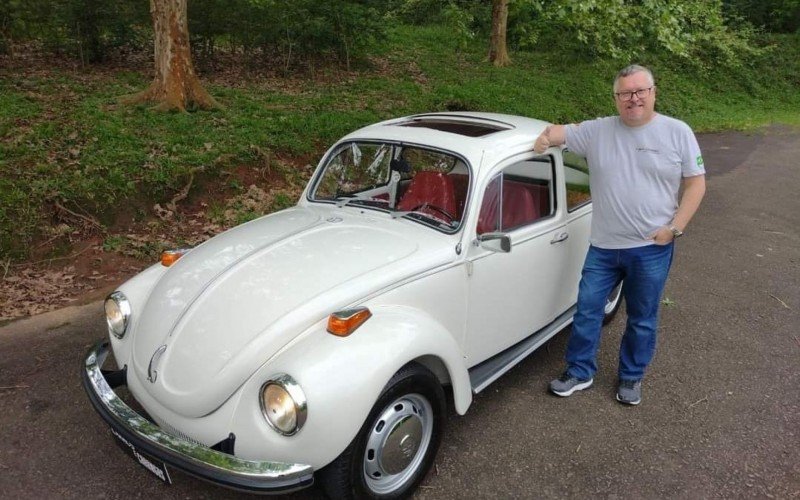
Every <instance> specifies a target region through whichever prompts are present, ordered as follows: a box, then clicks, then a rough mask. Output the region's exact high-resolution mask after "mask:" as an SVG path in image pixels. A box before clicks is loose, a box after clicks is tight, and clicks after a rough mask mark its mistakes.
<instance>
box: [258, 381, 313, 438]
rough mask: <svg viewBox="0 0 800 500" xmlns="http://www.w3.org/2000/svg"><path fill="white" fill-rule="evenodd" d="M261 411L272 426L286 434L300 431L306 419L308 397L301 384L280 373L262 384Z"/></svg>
mask: <svg viewBox="0 0 800 500" xmlns="http://www.w3.org/2000/svg"><path fill="white" fill-rule="evenodd" d="M260 399H261V411H262V413H264V417H265V418H266V419H267V423H269V425H270V427H272V428H273V429H275V430H276V431H278V432H279V433H281V434H283V435H285V436H291V435H292V434H295V433H296V432H297V431H299V430H300V429H301V428H302V427H303V424H304V423H305V421H306V399H305V395H304V394H303V391H302V390H301V389H300V386H299V385H297V383H296V382H295V381H294V379H292V378H291V377H290V376H288V375H280V376H278V377H275V378H274V379H272V380H269V381H267V382H266V383H265V384H264V385H263V386H261V397H260Z"/></svg>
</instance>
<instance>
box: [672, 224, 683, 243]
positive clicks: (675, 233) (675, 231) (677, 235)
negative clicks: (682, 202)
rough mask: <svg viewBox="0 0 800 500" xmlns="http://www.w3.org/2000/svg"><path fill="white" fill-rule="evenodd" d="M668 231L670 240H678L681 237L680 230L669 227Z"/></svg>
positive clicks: (681, 232)
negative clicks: (670, 233)
mask: <svg viewBox="0 0 800 500" xmlns="http://www.w3.org/2000/svg"><path fill="white" fill-rule="evenodd" d="M669 230H670V231H672V239H673V240H674V239H675V238H680V237H681V236H683V231H681V230H680V229H678V228H677V227H675V226H669Z"/></svg>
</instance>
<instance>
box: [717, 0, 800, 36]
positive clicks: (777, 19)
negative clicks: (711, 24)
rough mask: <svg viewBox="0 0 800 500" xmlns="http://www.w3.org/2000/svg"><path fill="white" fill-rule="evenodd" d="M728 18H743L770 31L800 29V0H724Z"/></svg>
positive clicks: (789, 31) (793, 31)
mask: <svg viewBox="0 0 800 500" xmlns="http://www.w3.org/2000/svg"><path fill="white" fill-rule="evenodd" d="M722 4H723V10H724V13H725V15H726V16H727V17H728V18H741V19H744V20H746V21H748V22H749V23H751V24H752V25H754V26H756V27H759V28H763V29H764V30H766V31H767V32H770V33H797V32H798V31H800V0H723V2H722Z"/></svg>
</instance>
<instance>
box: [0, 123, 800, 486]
mask: <svg viewBox="0 0 800 500" xmlns="http://www.w3.org/2000/svg"><path fill="white" fill-rule="evenodd" d="M699 139H700V142H701V146H702V148H703V152H704V157H705V163H706V166H707V169H708V172H709V175H708V194H707V196H706V199H705V202H704V204H703V206H702V207H701V211H700V213H699V214H698V216H697V217H696V219H695V221H693V223H692V224H691V225H690V227H689V229H688V231H687V235H686V236H685V237H684V238H682V239H681V240H680V241H679V242H678V249H677V254H676V260H675V264H674V267H673V271H672V275H671V278H670V281H669V283H668V285H667V289H666V293H665V297H667V298H668V299H669V300H668V302H669V303H670V305H669V306H665V307H663V308H662V313H661V315H662V317H661V326H660V330H659V331H660V339H659V349H658V353H657V355H656V359H655V361H654V363H653V365H652V366H651V369H650V372H649V374H648V376H647V378H646V381H645V386H644V401H643V403H642V404H641V405H640V406H638V407H623V406H622V405H620V404H618V403H616V402H615V401H614V399H613V395H614V385H615V373H616V356H617V349H618V342H619V338H620V335H621V330H622V327H623V320H624V314H620V315H619V316H618V317H617V319H616V320H615V321H614V322H613V323H612V324H611V325H610V327H609V328H608V329H607V330H606V334H605V339H604V341H603V345H602V348H601V354H600V360H599V361H600V372H599V373H598V376H597V378H596V383H595V387H594V388H592V389H591V390H589V391H586V392H584V393H580V394H577V395H575V396H573V397H571V398H568V399H560V398H556V397H553V396H550V395H548V394H547V393H546V391H545V387H546V384H547V382H548V381H549V380H550V379H551V378H552V377H554V376H556V375H557V374H558V373H559V372H560V371H561V369H562V361H561V358H562V354H563V351H564V345H565V341H566V335H564V334H563V333H562V334H561V335H559V336H557V337H556V338H555V339H553V340H552V341H550V342H549V343H548V344H547V345H546V346H545V347H543V348H542V349H540V350H539V351H538V352H536V353H534V354H533V355H532V356H531V357H530V358H528V359H527V360H526V361H525V362H523V363H522V364H520V365H519V366H517V367H516V368H515V369H514V370H512V371H511V372H510V373H508V374H507V375H506V376H504V377H503V378H501V379H500V380H499V381H498V382H496V383H495V384H494V385H493V386H490V387H489V388H488V389H487V390H486V391H485V392H484V393H481V394H479V395H478V396H477V397H476V398H475V400H474V402H473V404H472V406H471V408H470V410H469V411H468V412H467V414H466V415H465V416H463V417H460V416H457V415H456V414H455V413H452V412H451V415H450V418H449V419H448V428H447V432H446V435H445V439H444V442H443V445H442V449H441V450H440V452H439V455H438V458H437V460H436V466H435V469H434V470H433V471H432V472H431V474H429V476H428V477H427V478H426V480H425V482H424V484H423V486H422V487H421V489H420V490H419V492H418V494H417V497H418V498H421V499H456V498H459V499H460V498H591V497H600V498H632V499H633V498H636V499H639V498H691V499H695V498H726V499H727V498H754V497H756V498H763V497H767V498H789V499H791V498H794V499H798V498H800V446H798V445H799V444H800V372H799V371H798V367H800V328H798V327H800V286H799V285H800V160H799V159H800V130H797V129H789V128H784V127H772V128H769V129H766V130H762V131H759V132H754V133H724V134H712V135H703V136H701V137H700V138H699ZM101 314H102V311H101V306H100V304H99V303H93V304H89V305H87V306H83V307H80V308H70V309H66V310H62V311H57V312H54V313H49V314H47V315H43V316H39V317H35V318H31V319H29V320H24V321H18V322H16V323H12V324H10V325H7V326H5V327H3V328H0V408H2V411H0V497H3V498H142V497H145V498H153V499H155V498H234V497H237V496H238V495H237V494H236V493H234V492H230V491H227V490H223V489H220V488H217V487H214V486H212V485H209V484H205V483H202V482H199V481H197V480H195V479H193V478H190V477H188V476H185V475H182V474H180V473H178V472H174V473H173V479H174V481H175V484H174V485H173V486H171V487H165V486H163V485H161V484H160V483H159V482H158V481H157V480H155V479H154V478H153V477H152V476H151V475H150V474H149V473H148V472H146V471H144V470H143V469H142V468H140V467H139V466H138V465H137V464H135V463H134V462H133V460H132V459H130V458H128V456H127V455H125V454H123V452H122V451H121V450H120V449H119V448H118V447H117V446H116V445H115V444H114V440H113V439H112V437H111V435H110V434H109V431H108V429H107V428H106V427H105V425H104V424H103V423H102V421H101V420H100V418H99V417H98V416H97V415H96V414H95V413H94V410H92V408H91V407H90V405H89V403H88V401H87V399H86V397H85V395H84V393H83V390H82V388H81V386H80V382H79V375H78V374H79V368H80V364H81V360H82V357H83V355H84V352H85V350H86V349H87V348H88V347H89V345H90V344H91V343H92V342H93V341H94V340H96V339H98V338H100V337H102V336H103V335H104V334H105V333H104V330H105V327H104V325H103V319H102V317H101ZM290 498H294V499H310V498H321V493H320V492H319V491H318V490H317V489H315V488H312V489H310V490H306V491H304V492H301V493H298V494H294V495H292V496H291V497H290Z"/></svg>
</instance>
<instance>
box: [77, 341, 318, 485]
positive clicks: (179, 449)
mask: <svg viewBox="0 0 800 500" xmlns="http://www.w3.org/2000/svg"><path fill="white" fill-rule="evenodd" d="M106 356H108V341H105V340H104V341H100V342H98V343H97V344H96V345H95V346H94V347H92V348H91V349H90V350H89V352H88V353H87V356H86V360H85V362H84V366H83V370H82V372H81V379H82V381H83V387H84V389H85V390H86V393H87V394H88V395H89V399H90V400H91V402H92V405H93V406H94V409H95V410H97V412H98V413H99V414H100V416H101V417H103V420H105V421H106V423H107V424H108V425H109V426H111V428H112V430H113V431H114V432H115V433H116V434H118V435H119V436H120V437H122V438H124V439H125V440H127V441H129V442H130V443H132V444H133V445H134V446H135V447H136V448H137V449H140V450H142V451H143V452H145V453H147V454H149V455H151V456H153V457H154V458H157V459H159V460H161V461H163V462H164V463H166V464H168V465H170V466H172V467H175V468H176V469H179V470H182V471H183V472H186V473H188V474H191V475H193V476H197V477H199V478H201V479H204V480H206V481H210V482H212V483H215V484H218V485H220V486H225V487H228V488H233V489H237V490H244V491H250V492H254V493H287V492H291V491H295V490H299V489H302V488H305V487H307V486H310V485H311V484H312V483H313V482H314V478H313V473H314V471H313V469H312V468H311V466H309V465H303V464H289V463H280V462H257V461H251V460H242V459H240V458H237V457H235V456H233V455H229V454H227V453H222V452H219V451H216V450H213V449H211V448H209V447H206V446H202V445H199V444H197V443H194V442H192V441H188V440H186V439H182V438H180V437H176V436H174V435H172V434H169V433H166V432H164V431H163V430H161V429H160V428H159V427H158V426H157V425H155V424H153V423H152V422H150V421H149V420H147V419H145V418H144V417H142V416H141V415H139V414H138V413H136V412H135V411H133V410H132V409H131V408H130V407H129V406H128V405H126V404H125V403H124V402H123V401H122V399H120V398H119V397H118V396H117V395H116V394H115V393H114V390H113V389H112V388H111V386H110V385H109V383H108V381H107V380H106V373H104V372H103V371H102V370H101V369H100V367H101V366H102V365H103V362H104V361H105V359H106Z"/></svg>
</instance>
